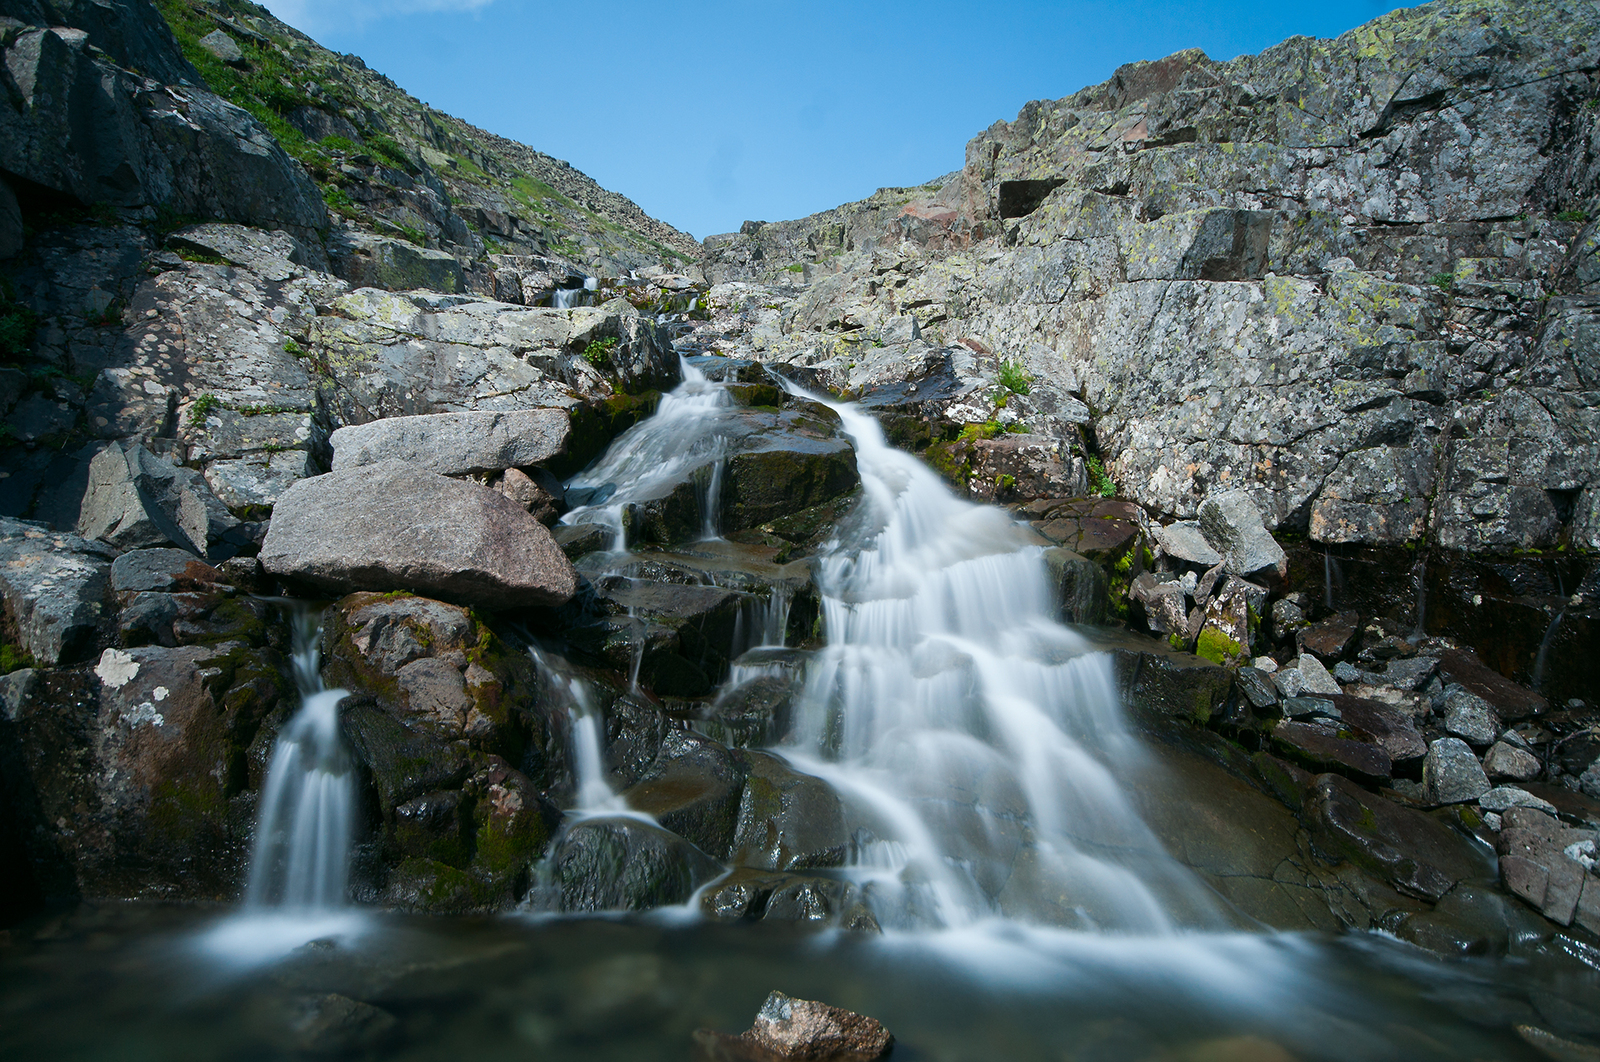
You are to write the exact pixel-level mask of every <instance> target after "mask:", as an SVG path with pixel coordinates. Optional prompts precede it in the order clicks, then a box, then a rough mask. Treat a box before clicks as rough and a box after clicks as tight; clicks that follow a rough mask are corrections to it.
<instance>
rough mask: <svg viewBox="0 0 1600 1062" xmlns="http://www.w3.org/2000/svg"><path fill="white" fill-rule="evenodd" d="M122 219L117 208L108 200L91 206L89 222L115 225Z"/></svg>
mask: <svg viewBox="0 0 1600 1062" xmlns="http://www.w3.org/2000/svg"><path fill="white" fill-rule="evenodd" d="M120 220H122V219H121V218H119V217H118V216H117V208H116V207H114V206H112V205H111V204H110V203H107V202H104V201H102V202H98V203H95V204H94V205H92V206H91V207H89V222H90V224H93V225H115V224H116V223H117V222H118V221H120Z"/></svg>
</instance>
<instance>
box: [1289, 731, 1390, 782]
mask: <svg viewBox="0 0 1600 1062" xmlns="http://www.w3.org/2000/svg"><path fill="white" fill-rule="evenodd" d="M1339 734H1340V731H1338V730H1335V729H1333V728H1332V727H1331V726H1322V725H1318V724H1314V723H1297V722H1293V721H1287V720H1286V721H1284V722H1282V723H1279V724H1278V725H1277V726H1276V727H1274V728H1273V730H1272V740H1273V743H1274V744H1275V745H1277V746H1278V748H1280V749H1281V750H1283V751H1284V752H1285V753H1287V754H1288V755H1289V757H1290V758H1291V759H1296V760H1299V761H1300V762H1301V763H1304V764H1306V765H1307V766H1308V767H1311V768H1312V769H1314V770H1327V769H1328V768H1330V767H1331V768H1334V769H1337V770H1344V771H1348V772H1349V773H1351V774H1353V775H1355V776H1356V777H1357V778H1360V779H1362V780H1364V781H1369V782H1382V781H1387V780H1388V778H1389V772H1390V763H1389V757H1388V755H1387V754H1386V753H1385V752H1384V751H1383V750H1382V749H1380V748H1378V747H1377V746H1376V745H1372V744H1369V743H1367V742H1365V741H1357V740H1354V739H1353V737H1340V736H1339Z"/></svg>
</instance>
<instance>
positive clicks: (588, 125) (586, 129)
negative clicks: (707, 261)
mask: <svg viewBox="0 0 1600 1062" xmlns="http://www.w3.org/2000/svg"><path fill="white" fill-rule="evenodd" d="M267 6H268V7H269V8H270V9H271V10H272V11H273V13H274V14H276V15H278V17H280V18H282V19H284V20H285V21H287V22H289V23H290V24H292V25H294V26H296V27H297V28H299V29H301V30H303V31H305V32H306V33H308V34H310V35H311V36H313V37H315V38H316V39H317V40H319V41H320V42H322V43H323V44H324V45H326V46H327V47H329V48H332V49H334V50H335V51H339V52H354V53H355V54H357V55H359V56H361V57H362V58H363V59H364V60H366V62H367V65H368V66H370V67H372V68H373V69H375V70H379V71H382V72H383V73H385V74H387V75H389V76H390V77H391V78H393V79H394V80H395V82H396V83H397V84H399V85H400V86H401V87H403V88H405V89H406V90H407V91H409V92H410V93H412V94H413V95H415V96H417V97H418V98H420V99H422V100H424V101H425V102H427V103H429V104H431V105H432V106H434V107H436V108H438V109H439V110H442V111H446V112H448V113H450V114H454V115H457V116H459V117H461V118H464V119H466V120H467V121H469V122H472V123H473V124H474V125H478V126H481V127H483V128H484V129H487V130H489V131H491V132H494V133H498V134H500V135H501V136H506V137H510V138H512V139H515V140H520V141H522V142H524V143H526V144H529V145H531V146H533V147H535V148H537V149H538V150H540V151H543V152H546V153H547V154H550V155H554V156H556V157H557V158H562V159H566V160H567V161H568V162H570V163H572V164H573V165H574V166H576V167H578V168H579V169H580V170H583V171H584V172H585V173H587V174H589V175H590V176H591V177H593V178H594V179H595V180H597V181H599V182H600V183H601V184H602V185H603V186H605V187H607V188H610V189H613V190H615V191H618V192H621V193H623V194H624V195H626V196H628V197H629V198H631V199H633V200H634V201H635V202H637V203H638V204H639V205H640V206H642V207H643V208H644V209H645V210H646V211H648V212H649V213H650V214H652V215H654V216H656V217H658V218H661V219H662V220H664V221H667V222H670V223H672V224H673V225H676V226H677V227H679V228H680V229H684V230H685V231H688V232H691V233H693V234H694V235H695V236H697V237H705V236H707V235H709V234H711V233H715V232H728V231H731V230H734V229H737V228H738V227H739V223H740V222H741V221H743V220H745V219H747V218H757V219H761V220H765V221H777V220H780V219H784V218H793V217H801V216H803V215H805V214H809V213H812V212H814V211H817V210H825V209H827V208H828V207H831V206H836V205H838V204H840V203H844V202H849V201H850V200H852V199H860V198H862V197H864V196H867V195H870V194H872V192H873V190H874V189H876V188H879V187H881V186H885V185H910V184H918V183H921V182H923V181H926V180H929V179H931V178H933V177H937V176H939V175H940V174H943V173H948V172H949V171H951V170H954V169H959V168H960V166H961V163H962V159H963V155H964V150H965V147H966V143H967V141H968V140H969V139H971V137H972V136H973V135H974V134H976V133H978V132H979V131H981V130H982V129H984V128H985V127H987V126H988V125H990V124H991V123H992V122H994V121H996V120H997V119H1011V118H1014V117H1015V116H1016V113H1017V110H1018V109H1019V108H1020V107H1021V106H1022V105H1023V104H1024V103H1026V102H1027V101H1028V100H1032V99H1056V98H1059V97H1062V96H1067V95H1070V94H1072V93H1073V92H1076V91H1077V90H1078V89H1080V88H1082V87H1084V86H1085V85H1091V84H1094V83H1096V82H1099V81H1103V80H1105V79H1106V78H1107V77H1109V76H1110V74H1111V72H1112V71H1113V70H1115V69H1116V68H1117V67H1118V66H1120V65H1121V64H1123V63H1127V62H1132V61H1134V60H1137V59H1159V58H1161V57H1162V56H1164V55H1169V54H1171V53H1172V52H1175V51H1179V50H1181V49H1183V48H1192V47H1198V48H1201V49H1203V50H1204V51H1205V52H1206V54H1207V55H1209V56H1211V57H1212V58H1214V59H1230V58H1232V57H1234V56H1236V55H1240V54H1243V53H1246V52H1258V51H1260V50H1262V49H1263V48H1266V47H1268V46H1269V45H1272V44H1275V43H1277V42H1278V41H1280V40H1282V39H1284V38H1285V37H1289V36H1293V35H1295V34H1306V35H1309V36H1316V37H1333V36H1337V35H1338V34H1340V33H1343V32H1344V31H1345V30H1348V29H1350V28H1352V27H1354V26H1357V25H1360V24H1361V23H1362V22H1365V21H1367V20H1368V19H1372V18H1375V17H1377V16H1378V15H1380V14H1383V13H1384V12H1385V11H1389V10H1392V9H1393V8H1395V7H1397V6H1401V5H1396V4H1387V3H1380V2H1375V0H1374V2H1369V0H1354V2H1347V0H1329V2H1325V3H1276V4H1258V3H1225V2H1220V0H1200V2H1189V3H1173V2H1163V0H1135V2H1123V3H1110V2H1105V0H1098V2H1097V0H1058V2H1054V3H1051V2H1026V0H999V2H989V3H982V4H976V3H963V4H957V3H949V2H944V0H924V2H922V3H907V2H883V3H871V2H862V0H856V2H853V3H852V2H842V0H807V2H799V0H758V2H747V3H687V4H682V3H680V4H673V3H662V2H660V0H656V2H649V3H640V2H634V0H614V2H608V3H602V2H594V0H590V2H581V0H580V2H578V3H570V2H569V3H566V4H551V3H538V2H525V0H268V3H267Z"/></svg>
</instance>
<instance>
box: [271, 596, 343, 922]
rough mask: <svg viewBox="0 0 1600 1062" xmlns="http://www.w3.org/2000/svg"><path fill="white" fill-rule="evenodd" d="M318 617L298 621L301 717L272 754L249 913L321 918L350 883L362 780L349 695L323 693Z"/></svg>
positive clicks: (300, 615)
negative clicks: (275, 910)
mask: <svg viewBox="0 0 1600 1062" xmlns="http://www.w3.org/2000/svg"><path fill="white" fill-rule="evenodd" d="M319 634H320V631H319V629H318V627H317V620H316V616H315V615H314V614H313V613H311V612H310V611H309V610H302V611H300V612H298V613H297V614H296V616H295V620H294V677H295V685H296V686H297V687H298V689H299V693H300V710H299V711H298V712H296V713H295V715H294V717H293V718H292V719H290V720H289V723H288V725H287V726H285V727H284V729H283V732H282V733H281V734H279V735H278V743H277V745H276V747H275V748H274V749H273V752H272V761H271V765H270V766H269V767H268V769H267V781H266V784H265V785H264V786H263V787H262V790H261V806H260V816H259V820H258V822H257V823H256V840H255V850H254V853H253V855H252V857H251V860H250V887H249V892H248V893H247V894H246V903H247V904H248V905H249V906H250V907H255V908H264V907H282V908H290V909H299V910H307V911H322V910H329V909H332V908H337V907H341V906H343V905H344V903H345V900H346V895H345V893H346V888H347V886H348V883H349V877H350V842H351V839H352V838H351V830H352V827H353V824H354V811H355V779H354V774H353V772H352V770H351V763H350V756H349V754H348V753H347V752H346V750H345V748H344V743H343V741H342V740H341V739H340V736H339V702H340V701H342V700H344V698H345V697H346V696H348V694H347V693H346V692H345V691H344V690H329V689H324V688H323V685H322V675H321V673H320V672H319V670H318V664H319V661H320V653H319V651H318V637H319Z"/></svg>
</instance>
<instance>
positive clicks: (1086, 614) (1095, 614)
mask: <svg viewBox="0 0 1600 1062" xmlns="http://www.w3.org/2000/svg"><path fill="white" fill-rule="evenodd" d="M1044 562H1045V565H1046V566H1047V567H1048V569H1049V571H1050V582H1051V586H1052V588H1053V589H1054V590H1055V593H1056V600H1058V601H1059V602H1060V603H1061V620H1062V622H1063V623H1087V624H1100V623H1104V622H1105V621H1106V593H1107V590H1108V589H1109V587H1110V579H1109V578H1108V577H1107V575H1106V570H1105V568H1104V567H1102V566H1101V565H1099V564H1096V563H1095V562H1094V561H1092V560H1090V559H1089V558H1087V557H1085V556H1083V555H1081V554H1078V553H1074V552H1073V551H1072V550H1070V549H1063V548H1061V547H1055V548H1052V549H1047V550H1045V551H1044Z"/></svg>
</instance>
